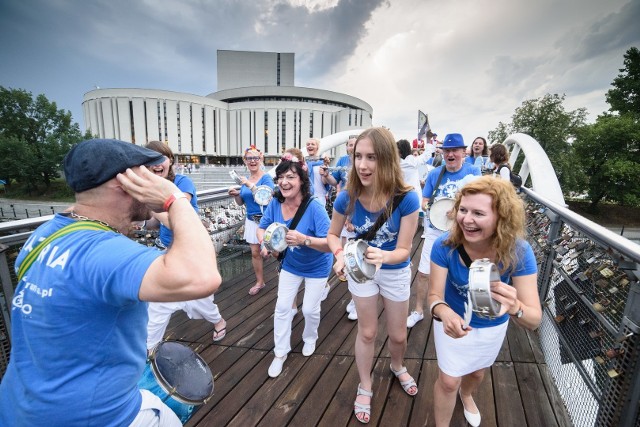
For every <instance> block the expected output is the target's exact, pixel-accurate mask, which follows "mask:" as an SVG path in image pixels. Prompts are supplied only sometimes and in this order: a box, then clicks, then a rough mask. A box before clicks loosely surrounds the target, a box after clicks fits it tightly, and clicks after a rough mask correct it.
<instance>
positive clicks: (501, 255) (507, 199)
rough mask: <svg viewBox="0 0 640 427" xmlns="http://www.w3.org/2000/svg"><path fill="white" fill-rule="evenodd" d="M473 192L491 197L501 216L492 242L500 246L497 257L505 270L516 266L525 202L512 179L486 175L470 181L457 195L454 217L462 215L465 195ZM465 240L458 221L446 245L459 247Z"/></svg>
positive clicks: (498, 214)
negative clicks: (460, 210)
mask: <svg viewBox="0 0 640 427" xmlns="http://www.w3.org/2000/svg"><path fill="white" fill-rule="evenodd" d="M472 194H487V195H489V196H491V208H492V209H493V211H494V212H495V213H496V215H497V217H498V219H497V222H496V231H495V234H494V235H493V237H492V241H491V245H492V246H493V247H494V248H495V249H496V260H497V261H498V262H499V263H500V266H501V272H505V271H506V270H508V269H509V268H511V267H513V266H515V265H516V264H517V262H518V260H519V258H520V256H519V255H520V254H519V253H517V250H516V249H517V248H516V244H517V240H518V239H522V238H524V236H525V212H524V202H523V201H522V199H520V197H518V195H517V193H516V191H515V189H514V188H513V185H512V184H511V183H510V182H509V181H506V180H504V179H501V178H496V177H493V176H491V175H486V176H483V177H481V178H477V179H474V180H473V181H471V182H469V183H468V184H466V185H465V186H464V187H462V189H461V190H460V191H459V192H458V194H456V201H455V204H454V207H453V216H454V218H455V217H456V216H457V215H458V209H459V208H460V201H461V200H462V197H464V196H468V195H472ZM464 241H465V238H464V234H463V232H462V230H461V228H460V225H459V224H458V222H457V221H454V222H453V225H452V226H451V230H450V232H449V237H448V238H447V239H446V240H445V241H444V244H445V245H447V246H451V247H454V248H455V247H458V246H459V245H461V244H463V243H464Z"/></svg>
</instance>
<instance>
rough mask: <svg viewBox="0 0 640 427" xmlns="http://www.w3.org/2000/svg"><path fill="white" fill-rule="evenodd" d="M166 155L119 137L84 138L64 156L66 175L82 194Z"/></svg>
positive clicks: (151, 163) (158, 160) (75, 188)
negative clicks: (128, 170) (118, 138)
mask: <svg viewBox="0 0 640 427" xmlns="http://www.w3.org/2000/svg"><path fill="white" fill-rule="evenodd" d="M164 160H165V157H164V156H163V155H162V154H160V153H158V152H157V151H153V150H149V149H148V148H144V147H141V146H139V145H135V144H132V143H130V142H124V141H119V140H117V139H89V140H86V141H82V142H80V143H78V144H77V145H75V146H73V148H72V149H71V150H70V151H69V152H68V153H67V155H66V156H65V157H64V162H63V164H64V176H65V179H66V180H67V184H68V185H69V187H71V189H72V190H73V191H74V192H76V193H80V192H82V191H85V190H90V189H92V188H95V187H97V186H99V185H100V184H104V183H105V182H107V181H109V180H110V179H112V178H114V177H115V176H116V175H117V174H119V173H122V172H124V171H126V170H127V169H128V168H132V167H135V166H153V165H158V164H160V163H162V162H163V161H164Z"/></svg>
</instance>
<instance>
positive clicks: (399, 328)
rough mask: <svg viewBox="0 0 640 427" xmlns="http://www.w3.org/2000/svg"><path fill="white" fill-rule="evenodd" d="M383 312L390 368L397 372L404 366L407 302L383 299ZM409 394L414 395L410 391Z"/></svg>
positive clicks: (406, 375)
mask: <svg viewBox="0 0 640 427" xmlns="http://www.w3.org/2000/svg"><path fill="white" fill-rule="evenodd" d="M383 301H384V310H385V314H386V317H387V333H388V334H389V353H391V367H392V368H393V370H394V371H399V370H401V369H402V367H403V366H404V354H405V352H406V350H407V318H406V316H405V313H406V312H407V310H408V309H409V300H407V301H400V302H398V301H391V300H388V299H386V298H383ZM411 378H412V377H411V374H409V373H408V372H405V373H404V374H402V375H400V377H399V378H398V379H399V380H400V381H408V380H409V379H411ZM410 391H411V393H409V394H415V393H416V392H417V387H416V389H415V390H411V389H410Z"/></svg>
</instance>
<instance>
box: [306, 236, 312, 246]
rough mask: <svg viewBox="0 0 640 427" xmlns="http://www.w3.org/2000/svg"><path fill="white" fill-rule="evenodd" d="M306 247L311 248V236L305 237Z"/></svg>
mask: <svg viewBox="0 0 640 427" xmlns="http://www.w3.org/2000/svg"><path fill="white" fill-rule="evenodd" d="M304 245H305V246H311V238H310V237H309V236H305V239H304Z"/></svg>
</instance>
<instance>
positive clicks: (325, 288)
mask: <svg viewBox="0 0 640 427" xmlns="http://www.w3.org/2000/svg"><path fill="white" fill-rule="evenodd" d="M330 290H331V286H329V285H328V284H327V285H325V287H324V289H323V290H322V296H320V301H324V300H326V299H327V297H328V296H329V291H330Z"/></svg>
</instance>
